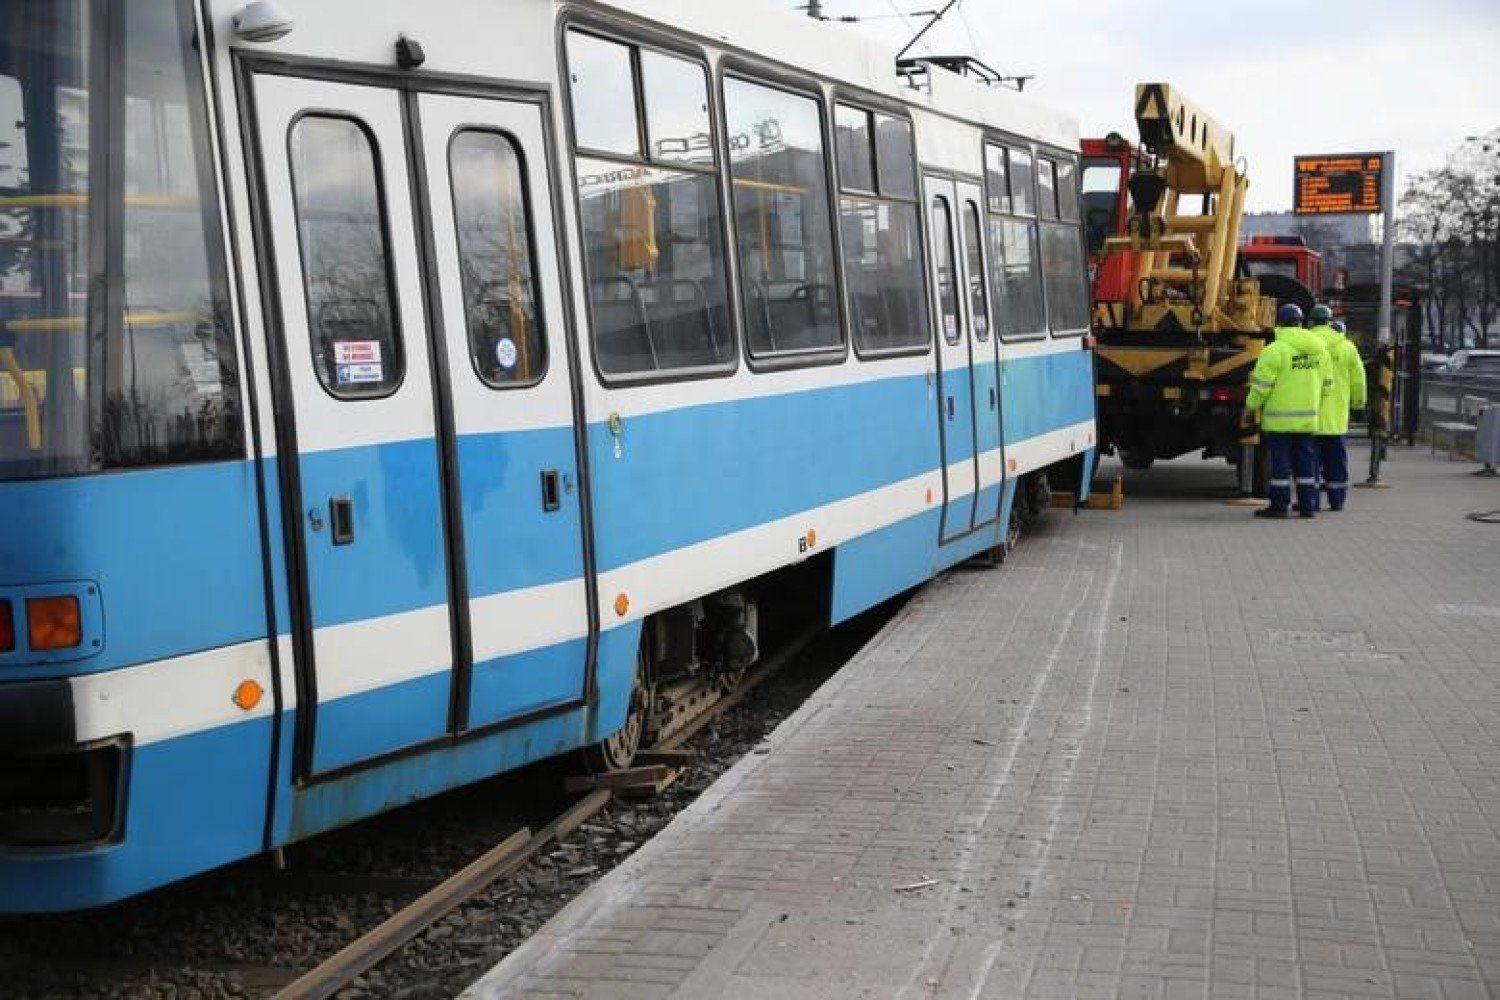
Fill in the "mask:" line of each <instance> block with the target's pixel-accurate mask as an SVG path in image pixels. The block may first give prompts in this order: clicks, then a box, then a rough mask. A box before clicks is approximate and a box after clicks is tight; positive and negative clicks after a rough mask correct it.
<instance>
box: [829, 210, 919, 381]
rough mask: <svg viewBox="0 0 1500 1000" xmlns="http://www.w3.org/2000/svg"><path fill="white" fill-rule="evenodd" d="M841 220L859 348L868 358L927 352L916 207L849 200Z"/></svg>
mask: <svg viewBox="0 0 1500 1000" xmlns="http://www.w3.org/2000/svg"><path fill="white" fill-rule="evenodd" d="M839 219H840V224H841V226H842V232H843V237H844V279H845V281H846V283H847V284H848V288H849V325H850V327H851V328H852V329H853V331H854V346H855V347H856V348H857V349H858V350H859V351H860V352H861V353H866V354H869V353H880V352H886V351H896V350H906V349H910V348H917V347H920V348H922V349H924V350H925V349H926V347H927V343H928V337H929V333H928V331H929V329H930V325H929V323H930V321H929V319H928V315H927V306H926V304H925V302H924V300H925V297H926V294H927V291H926V287H925V285H924V283H923V281H922V236H921V229H920V226H921V222H920V220H919V219H918V217H917V204H916V203H915V202H905V201H879V200H876V199H874V198H865V197H858V196H854V195H845V196H844V197H843V198H842V199H841V200H840V205H839Z"/></svg>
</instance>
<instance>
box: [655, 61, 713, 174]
mask: <svg viewBox="0 0 1500 1000" xmlns="http://www.w3.org/2000/svg"><path fill="white" fill-rule="evenodd" d="M641 86H642V88H643V90H644V93H645V95H646V132H647V136H648V139H647V141H648V142H649V143H650V147H649V148H650V159H651V160H653V161H655V162H657V163H697V164H701V165H703V166H709V167H711V166H713V164H714V143H713V132H712V129H711V128H710V127H709V123H708V78H707V75H706V73H705V72H704V69H703V67H702V66H700V65H699V64H697V63H693V62H689V61H688V60H686V59H678V58H676V57H674V56H669V55H663V54H662V53H660V52H642V53H641Z"/></svg>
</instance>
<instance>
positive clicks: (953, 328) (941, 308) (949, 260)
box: [932, 195, 963, 344]
mask: <svg viewBox="0 0 1500 1000" xmlns="http://www.w3.org/2000/svg"><path fill="white" fill-rule="evenodd" d="M932 219H933V226H934V227H935V228H936V230H937V232H936V233H934V234H933V236H934V238H933V241H932V242H933V244H934V246H933V265H934V267H935V268H936V269H937V296H938V315H939V316H940V317H941V320H942V326H943V339H944V340H946V341H947V342H948V343H950V344H956V343H958V340H959V338H960V337H961V336H962V335H963V332H962V330H961V328H960V323H959V318H958V282H957V281H956V275H955V274H954V270H953V211H952V209H951V208H949V206H948V199H947V198H944V197H943V196H942V195H939V196H937V197H936V198H934V199H932Z"/></svg>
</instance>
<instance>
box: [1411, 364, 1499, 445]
mask: <svg viewBox="0 0 1500 1000" xmlns="http://www.w3.org/2000/svg"><path fill="white" fill-rule="evenodd" d="M1466 397H1472V398H1468V399H1466ZM1486 404H1500V376H1494V375H1489V376H1477V375H1469V376H1461V375H1445V374H1432V373H1428V372H1423V373H1422V392H1421V409H1420V410H1419V411H1418V412H1419V415H1420V420H1419V422H1418V425H1417V433H1418V435H1419V436H1421V437H1423V438H1426V439H1427V440H1431V438H1432V428H1433V425H1434V424H1437V423H1443V422H1463V423H1474V421H1475V418H1476V416H1477V413H1476V409H1477V407H1479V406H1484V405H1486Z"/></svg>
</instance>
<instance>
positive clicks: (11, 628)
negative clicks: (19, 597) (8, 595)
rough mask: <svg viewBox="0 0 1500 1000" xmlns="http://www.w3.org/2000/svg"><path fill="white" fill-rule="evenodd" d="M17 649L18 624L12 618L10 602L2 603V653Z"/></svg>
mask: <svg viewBox="0 0 1500 1000" xmlns="http://www.w3.org/2000/svg"><path fill="white" fill-rule="evenodd" d="M15 648H16V622H15V619H14V618H12V617H11V610H10V602H9V601H0V653H9V652H10V651H11V650H13V649H15Z"/></svg>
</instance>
